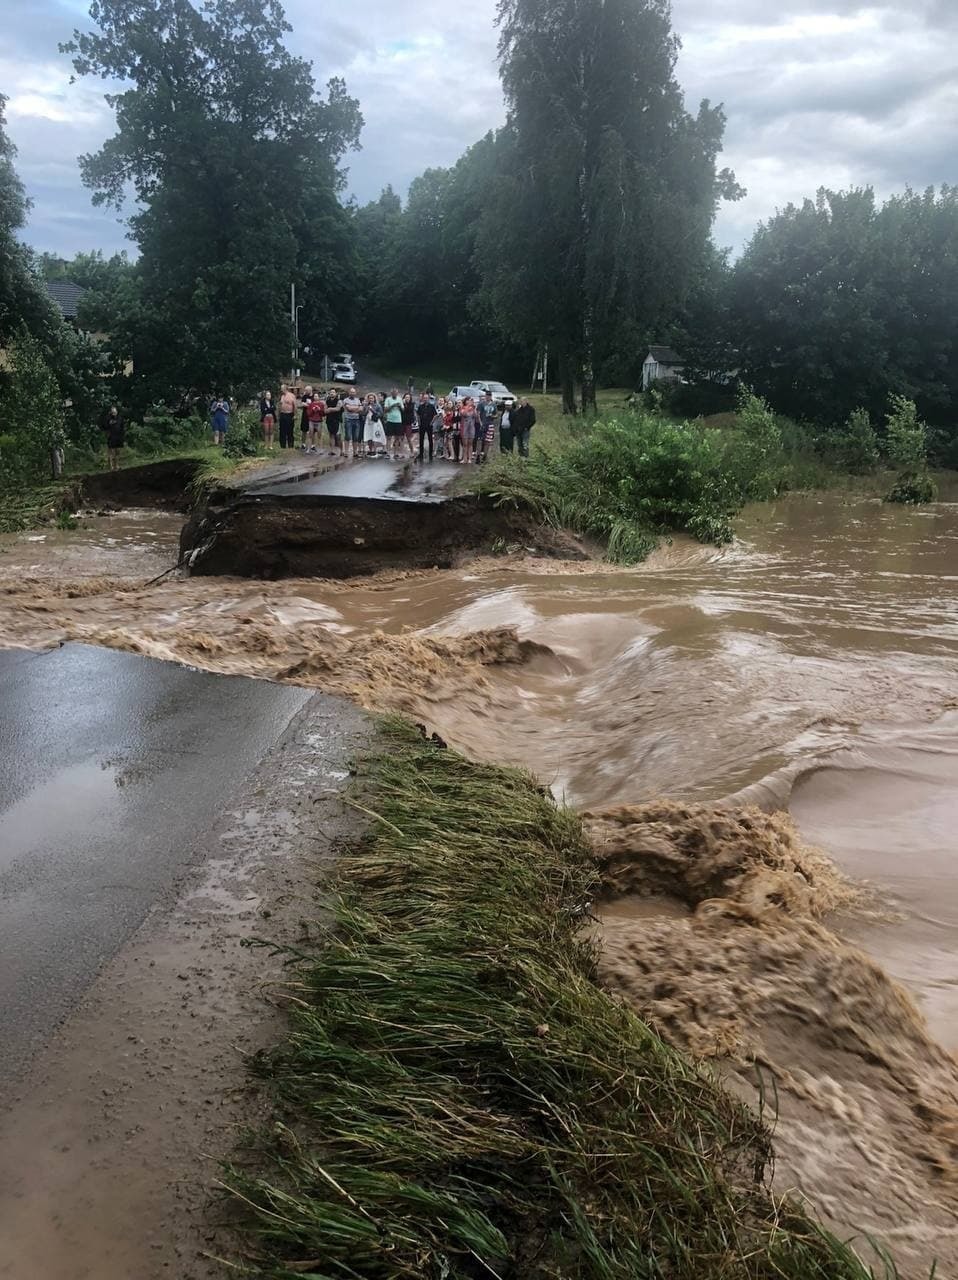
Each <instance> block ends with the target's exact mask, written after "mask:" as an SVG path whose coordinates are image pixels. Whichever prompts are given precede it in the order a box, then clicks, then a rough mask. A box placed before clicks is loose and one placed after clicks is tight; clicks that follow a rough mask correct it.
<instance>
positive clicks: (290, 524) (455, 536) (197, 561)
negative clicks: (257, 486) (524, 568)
mask: <svg viewBox="0 0 958 1280" xmlns="http://www.w3.org/2000/svg"><path fill="white" fill-rule="evenodd" d="M497 545H498V546H501V547H502V548H503V549H505V548H506V547H510V546H511V547H512V548H513V549H514V550H515V549H524V550H526V551H527V552H529V553H531V554H537V555H544V556H553V557H558V558H563V559H576V558H583V559H584V558H585V553H584V552H583V551H582V550H581V549H580V548H579V546H578V544H577V543H576V542H575V540H574V539H572V538H570V537H569V536H568V535H566V534H563V533H562V532H561V531H559V530H557V529H553V528H551V527H550V526H543V525H541V524H539V523H538V522H536V521H535V520H533V519H532V518H531V517H530V516H529V515H527V514H524V513H521V512H518V511H515V510H513V509H511V508H499V507H494V506H492V505H491V504H489V503H483V502H480V501H478V500H477V499H476V498H469V497H460V498H450V499H449V500H447V501H446V502H442V503H436V502H393V501H389V500H377V499H356V498H339V497H331V496H319V495H308V494H295V493H289V494H284V495H282V496H273V495H269V494H258V495H257V494H251V495H246V496H244V497H242V498H240V499H239V500H234V501H231V502H229V503H228V504H227V505H225V506H222V507H217V506H216V505H210V506H208V507H206V508H205V509H204V510H203V511H202V512H198V513H197V514H196V515H195V516H194V517H193V518H192V519H191V520H190V521H189V523H188V524H187V525H186V527H185V528H184V530H183V536H182V540H181V543H180V553H181V557H182V559H183V561H184V562H185V563H187V564H188V565H189V570H190V573H192V574H202V575H212V576H223V575H226V576H230V575H232V576H241V577H247V578H266V579H270V580H275V579H278V578H294V577H299V578H306V577H317V578H334V579H335V578H351V577H358V576H365V575H371V574H375V573H380V572H382V571H384V570H389V569H396V568H399V569H420V568H434V569H451V568H453V567H454V566H456V565H459V564H461V563H463V562H464V561H465V560H466V559H468V558H474V557H475V556H476V555H477V554H479V553H481V552H482V551H484V550H491V549H492V548H493V547H494V546H497Z"/></svg>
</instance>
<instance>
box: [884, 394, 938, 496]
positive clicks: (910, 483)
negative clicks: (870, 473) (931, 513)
mask: <svg viewBox="0 0 958 1280" xmlns="http://www.w3.org/2000/svg"><path fill="white" fill-rule="evenodd" d="M889 404H890V412H889V414H888V419H887V425H886V437H885V447H886V449H887V451H888V457H889V459H890V460H891V461H892V462H893V463H895V465H896V466H898V467H900V468H901V470H900V472H899V474H898V479H897V480H896V481H895V483H894V485H893V487H892V489H891V491H890V492H889V494H888V495H887V497H886V498H885V501H886V502H902V503H907V504H909V505H915V506H917V505H918V504H919V503H922V502H933V501H934V499H935V498H936V497H937V496H938V490H937V488H936V486H935V482H934V480H932V478H931V476H930V475H929V474H928V437H927V432H926V428H925V424H924V423H923V422H922V421H921V420H920V418H919V417H918V410H917V408H916V406H915V402H914V400H908V399H906V398H905V396H898V395H892V396H891V397H890V400H889Z"/></svg>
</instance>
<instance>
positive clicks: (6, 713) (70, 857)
mask: <svg viewBox="0 0 958 1280" xmlns="http://www.w3.org/2000/svg"><path fill="white" fill-rule="evenodd" d="M310 696H311V695H310V693H309V692H308V691H306V690H300V689H290V688H284V687H281V686H278V685H274V684H269V683H267V682H265V681H257V680H249V679H244V678H241V677H230V676H218V675H210V674H206V673H203V672H198V671H193V670H189V669H187V668H184V667H178V666H174V665H172V664H168V663H162V662H157V661H154V660H152V659H150V658H143V657H139V656H136V655H132V654H124V653H117V652H113V651H111V650H106V649H96V648H91V647H87V646H84V645H68V646H66V647H64V648H62V649H59V650H56V651H53V652H48V653H32V652H24V651H19V650H17V651H0V761H2V762H3V766H2V768H0V1029H2V1033H0V1097H2V1094H3V1092H4V1091H5V1090H4V1086H8V1085H9V1084H11V1083H12V1082H13V1081H15V1079H16V1078H17V1077H18V1076H19V1075H21V1074H22V1072H23V1070H24V1068H25V1067H26V1065H27V1063H28V1062H29V1060H30V1057H31V1055H32V1054H33V1053H34V1052H35V1051H36V1050H37V1049H39V1048H40V1046H41V1045H42V1044H43V1043H44V1041H45V1040H46V1039H47V1038H48V1037H49V1035H50V1033H51V1032H52V1031H53V1030H54V1028H55V1027H56V1026H57V1024H58V1023H59V1022H60V1021H61V1020H62V1019H63V1018H64V1017H65V1016H66V1015H67V1014H68V1013H69V1012H70V1011H71V1010H72V1009H73V1008H74V1006H75V1005H76V1003H77V1001H78V1000H79V999H80V998H81V997H82V995H83V993H84V992H85V990H86V989H87V987H88V986H89V985H90V983H91V982H92V980H93V978H94V977H95V975H96V973H97V971H98V969H99V968H100V966H101V965H102V964H103V963H104V962H105V961H106V960H107V959H108V958H109V957H110V956H112V955H113V954H114V953H115V952H116V951H117V950H118V948H119V947H120V946H121V945H122V944H123V943H124V942H125V941H126V940H127V939H128V938H129V937H130V936H131V934H132V933H133V932H134V931H135V930H136V929H137V927H138V926H139V925H140V923H141V922H142V921H143V919H144V918H145V916H146V914H147V913H148V912H149V910H150V908H151V907H152V906H153V905H154V904H155V903H157V902H158V901H160V900H161V899H162V898H163V897H164V896H165V895H166V894H168V893H169V892H170V891H171V890H172V889H173V887H174V884H175V882H176V879H177V876H178V874H179V873H181V872H182V871H183V870H184V868H185V867H186V866H187V865H189V864H190V862H191V861H193V860H194V859H196V858H201V857H203V855H204V844H203V836H204V833H205V832H208V831H210V830H211V829H212V827H213V826H214V824H215V822H216V819H217V817H218V816H219V815H220V814H221V813H222V812H223V810H224V808H226V807H227V806H228V805H229V804H230V802H231V801H232V800H233V799H234V798H236V797H237V796H238V795H240V794H241V793H242V789H243V787H244V783H245V781H246V779H247V778H248V776H249V775H250V774H251V773H252V772H253V771H254V770H255V768H256V767H257V765H258V764H259V763H260V761H261V760H262V759H263V757H264V756H265V755H266V754H267V752H268V751H269V750H270V748H271V747H272V746H273V745H274V744H275V743H276V742H277V741H278V739H279V738H280V737H281V736H282V735H283V733H284V732H285V730H286V728H287V726H288V725H289V723H290V721H291V720H292V718H293V717H294V716H295V715H296V713H297V712H298V711H299V710H300V709H301V708H302V707H303V706H304V704H305V703H306V702H307V701H308V700H309V698H310Z"/></svg>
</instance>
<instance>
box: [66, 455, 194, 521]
mask: <svg viewBox="0 0 958 1280" xmlns="http://www.w3.org/2000/svg"><path fill="white" fill-rule="evenodd" d="M200 466H201V463H200V462H199V461H198V460H197V459H195V458H175V459H173V460H172V461H165V462H149V463H146V464H144V465H143V466H142V467H124V468H122V469H121V470H120V471H102V472H99V473H97V474H95V475H88V476H84V477H83V479H82V480H81V481H80V493H81V496H82V499H83V501H84V502H85V503H87V504H89V505H91V506H100V507H111V508H122V507H140V508H157V509H159V510H161V511H163V510H170V511H188V510H189V508H190V505H191V501H190V496H189V486H190V484H191V482H192V481H193V480H194V479H195V478H196V474H197V472H198V471H199V468H200Z"/></svg>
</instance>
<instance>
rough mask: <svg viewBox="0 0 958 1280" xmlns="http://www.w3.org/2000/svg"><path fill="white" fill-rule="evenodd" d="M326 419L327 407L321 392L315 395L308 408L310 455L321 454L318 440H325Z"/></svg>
mask: <svg viewBox="0 0 958 1280" xmlns="http://www.w3.org/2000/svg"><path fill="white" fill-rule="evenodd" d="M325 417H326V406H325V404H323V400H322V397H321V396H320V394H319V392H318V391H316V392H314V393H313V398H312V400H310V402H309V404H308V405H307V407H306V419H307V421H308V423H309V436H308V439H309V448H308V450H307V452H308V453H319V446H318V445H317V443H316V441H317V440H322V438H323V419H324V418H325Z"/></svg>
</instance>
